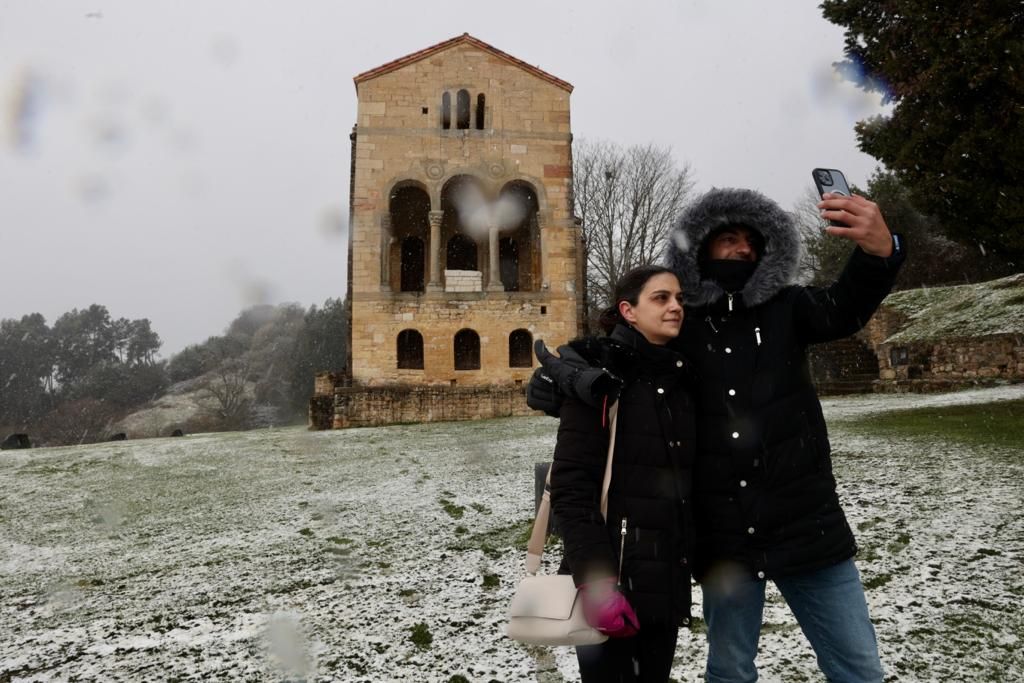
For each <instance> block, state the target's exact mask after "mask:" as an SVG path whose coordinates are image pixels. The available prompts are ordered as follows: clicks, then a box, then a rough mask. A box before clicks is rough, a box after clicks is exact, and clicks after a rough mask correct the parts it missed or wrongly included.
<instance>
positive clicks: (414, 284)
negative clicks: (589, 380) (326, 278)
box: [311, 34, 584, 427]
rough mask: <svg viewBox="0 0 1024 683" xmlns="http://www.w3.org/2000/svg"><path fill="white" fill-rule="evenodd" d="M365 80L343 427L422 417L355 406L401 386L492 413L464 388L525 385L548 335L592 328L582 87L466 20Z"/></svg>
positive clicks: (355, 136) (355, 141)
mask: <svg viewBox="0 0 1024 683" xmlns="http://www.w3.org/2000/svg"><path fill="white" fill-rule="evenodd" d="M354 80H355V86H356V92H357V96H358V119H357V122H356V126H355V127H354V129H353V133H352V136H351V139H352V181H351V187H350V194H351V196H350V231H349V259H350V263H349V271H348V287H349V290H348V291H349V292H350V294H351V299H352V306H351V316H352V318H351V325H350V329H351V344H350V349H351V351H350V353H351V358H350V362H349V368H350V377H349V378H348V379H347V381H345V382H340V381H335V382H334V388H335V389H336V390H337V391H336V396H335V398H336V400H335V410H336V415H335V419H334V421H333V426H335V427H343V426H347V425H350V424H373V423H377V424H383V423H386V422H388V421H399V420H400V421H408V420H409V419H410V418H413V417H416V415H415V412H416V411H415V409H412V408H409V407H408V406H406V405H405V404H403V406H404V407H401V408H395V409H393V410H392V409H388V410H384V411H383V413H381V414H380V415H379V418H380V419H379V421H376V422H375V419H374V418H373V417H372V416H367V415H358V414H356V413H358V411H359V410H361V409H362V408H361V407H360V406H369V405H378V404H380V405H383V404H384V403H388V402H390V403H389V405H394V402H395V401H396V400H397V401H399V402H400V403H401V402H403V401H405V402H406V403H409V402H410V401H411V403H409V405H419V404H422V401H424V400H425V401H428V403H430V405H431V406H433V407H432V408H431V409H430V410H424V411H422V414H421V415H419V417H420V418H421V419H424V420H427V419H458V418H459V417H460V416H462V417H465V418H466V419H470V418H474V417H485V416H487V413H488V412H489V411H486V410H485V411H483V413H484V414H481V410H480V409H479V407H476V408H473V407H472V406H471V404H472V403H473V400H466V399H465V396H463V394H467V392H468V394H467V395H469V394H472V395H474V396H476V395H477V394H479V392H480V391H481V390H486V389H487V388H492V389H493V390H494V392H498V393H502V394H504V393H507V392H508V391H513V392H518V393H519V394H520V395H521V393H522V386H523V385H524V384H525V383H526V382H527V381H528V380H529V377H530V374H531V373H532V370H533V365H534V362H535V360H534V357H533V353H532V346H533V342H534V340H535V339H539V338H543V339H544V340H545V341H547V342H548V343H549V344H550V345H557V344H561V343H564V342H565V341H568V340H569V339H571V338H573V337H574V336H576V335H577V334H579V333H580V332H581V330H582V328H581V325H582V322H583V314H582V308H583V299H584V297H583V290H582V286H583V285H582V283H583V281H584V277H583V268H584V253H583V245H582V241H581V230H580V226H579V224H578V221H577V220H576V219H575V217H574V215H573V210H572V207H573V199H572V147H571V145H572V134H571V128H570V115H569V97H570V94H571V93H572V86H571V85H570V84H568V83H566V82H565V81H562V80H561V79H559V78H556V77H555V76H552V75H551V74H548V73H545V72H544V71H541V70H540V69H538V68H536V67H534V66H531V65H529V64H526V63H525V62H522V61H520V60H519V59H516V58H515V57H512V56H511V55H508V54H506V53H504V52H502V51H500V50H498V49H496V48H494V47H492V46H490V45H488V44H487V43H484V42H482V41H480V40H478V39H476V38H474V37H472V36H470V35H468V34H463V35H461V36H458V37H456V38H453V39H451V40H448V41H445V42H443V43H439V44H437V45H433V46H431V47H428V48H426V49H424V50H420V51H419V52H415V53H413V54H410V55H407V56H405V57H402V58H400V59H397V60H394V61H392V62H389V63H387V64H384V65H382V66H380V67H378V68H376V69H373V70H370V71H367V72H365V73H362V74H360V75H358V76H356V77H355V79H354ZM332 381H333V380H324V379H321V380H320V381H318V394H319V395H320V396H321V397H323V396H325V393H324V392H325V391H326V386H325V383H331V382H332ZM342 384H348V385H351V388H350V387H345V386H341V385H342ZM442 387H444V388H446V389H447V393H445V391H441V390H440V388H442ZM353 390H358V391H362V392H363V394H361V395H362V396H364V397H366V398H367V400H366V401H360V400H359V399H358V397H356V398H354V396H355V394H353ZM372 390H380V391H379V392H378V393H380V392H383V393H381V396H384V395H385V394H386V395H387V397H388V398H387V400H384V399H382V398H381V397H380V396H376V395H375V394H373V391H372ZM410 392H412V393H411V394H410ZM417 392H419V393H423V396H424V397H427V398H423V397H418V394H417ZM446 395H447V396H450V397H451V404H452V405H456V404H457V405H465V406H469V407H467V408H465V409H452V410H449V409H447V408H444V407H443V405H442V404H444V403H445V399H444V396H446ZM371 396H374V397H375V398H371ZM410 396H413V398H409V397H410ZM417 397H418V398H417ZM478 398H479V397H478ZM378 399H380V400H378ZM382 401H383V403H382ZM418 402H419V403H418ZM324 403H325V402H324V401H323V400H322V399H321V401H320V404H321V408H320V409H319V410H320V412H321V413H323V412H324V407H323V404H324ZM476 403H477V405H478V406H479V405H483V404H487V403H488V402H487V401H483V402H481V401H479V400H476ZM490 403H493V404H494V405H499V404H500V405H501V406H507V403H508V402H507V401H506V400H505V399H500V400H496V401H491V402H490ZM523 408H524V409H523V410H520V409H519V408H518V407H515V408H514V411H520V412H526V411H525V405H524V407H523ZM508 410H509V408H507V407H503V408H500V409H495V410H493V411H490V412H494V413H497V414H508ZM312 413H313V409H312V405H311V422H314V420H313V415H312ZM463 413H465V414H464V415H463ZM394 415H400V417H399V418H394ZM435 415H443V416H444V417H443V418H440V417H433V416H435ZM322 423H323V420H322V419H321V420H320V424H322Z"/></svg>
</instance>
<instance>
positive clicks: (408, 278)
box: [402, 237, 424, 292]
mask: <svg viewBox="0 0 1024 683" xmlns="http://www.w3.org/2000/svg"><path fill="white" fill-rule="evenodd" d="M423 253H424V250H423V240H421V239H420V238H419V237H406V238H405V239H403V240H402V291H403V292H422V291H423V273H424V267H423Z"/></svg>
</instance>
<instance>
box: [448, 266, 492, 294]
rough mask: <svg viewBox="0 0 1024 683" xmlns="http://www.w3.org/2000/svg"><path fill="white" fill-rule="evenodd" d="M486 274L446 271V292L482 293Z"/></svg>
mask: <svg viewBox="0 0 1024 683" xmlns="http://www.w3.org/2000/svg"><path fill="white" fill-rule="evenodd" d="M483 289H484V274H483V273H481V272H480V271H479V270H446V271H444V291H446V292H482V291H483Z"/></svg>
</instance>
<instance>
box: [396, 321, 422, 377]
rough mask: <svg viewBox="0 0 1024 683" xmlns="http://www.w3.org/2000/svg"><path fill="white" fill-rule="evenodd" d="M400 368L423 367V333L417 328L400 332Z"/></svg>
mask: <svg viewBox="0 0 1024 683" xmlns="http://www.w3.org/2000/svg"><path fill="white" fill-rule="evenodd" d="M398 369H399V370H422V369H423V335H422V334H420V333H419V332H417V331H416V330H402V331H401V332H399V333H398Z"/></svg>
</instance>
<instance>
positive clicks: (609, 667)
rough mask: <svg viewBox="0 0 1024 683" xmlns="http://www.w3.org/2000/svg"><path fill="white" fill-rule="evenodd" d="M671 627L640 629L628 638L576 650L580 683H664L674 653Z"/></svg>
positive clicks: (673, 634) (675, 632)
mask: <svg viewBox="0 0 1024 683" xmlns="http://www.w3.org/2000/svg"><path fill="white" fill-rule="evenodd" d="M678 635H679V629H678V628H677V627H675V626H641V627H640V631H639V632H638V633H637V634H636V635H635V636H633V637H631V638H609V639H608V640H606V641H604V642H603V643H601V644H600V645H581V646H579V647H577V648H576V659H577V660H578V661H579V663H580V680H581V681H582V683H625V682H627V681H629V682H630V683H632V682H640V681H642V682H643V683H665V681H667V680H668V677H669V674H670V673H671V672H672V660H673V658H674V656H675V653H676V638H677V636H678Z"/></svg>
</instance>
